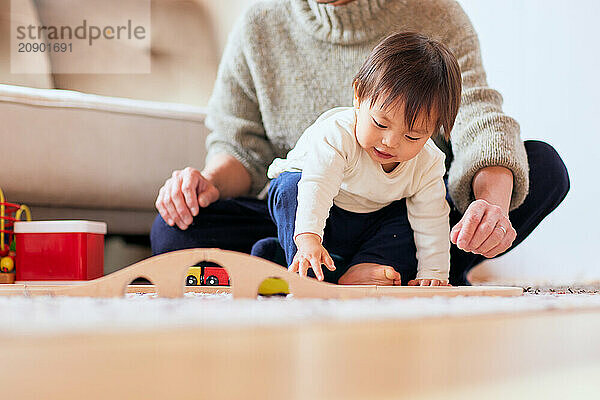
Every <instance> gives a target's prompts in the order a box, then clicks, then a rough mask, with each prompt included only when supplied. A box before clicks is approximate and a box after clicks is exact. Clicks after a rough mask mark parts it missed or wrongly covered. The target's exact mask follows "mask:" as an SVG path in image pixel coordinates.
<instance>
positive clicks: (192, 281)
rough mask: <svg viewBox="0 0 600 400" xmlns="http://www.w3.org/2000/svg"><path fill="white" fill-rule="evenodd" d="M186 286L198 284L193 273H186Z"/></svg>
mask: <svg viewBox="0 0 600 400" xmlns="http://www.w3.org/2000/svg"><path fill="white" fill-rule="evenodd" d="M186 283H187V286H196V285H197V284H198V279H196V277H195V276H194V275H188V277H187V279H186Z"/></svg>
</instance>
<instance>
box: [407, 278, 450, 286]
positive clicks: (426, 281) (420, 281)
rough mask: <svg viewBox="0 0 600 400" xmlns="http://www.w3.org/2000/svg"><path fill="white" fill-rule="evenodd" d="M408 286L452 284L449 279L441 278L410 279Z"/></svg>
mask: <svg viewBox="0 0 600 400" xmlns="http://www.w3.org/2000/svg"><path fill="white" fill-rule="evenodd" d="M408 286H452V285H451V284H450V283H449V282H448V281H441V280H439V279H413V280H412V281H408Z"/></svg>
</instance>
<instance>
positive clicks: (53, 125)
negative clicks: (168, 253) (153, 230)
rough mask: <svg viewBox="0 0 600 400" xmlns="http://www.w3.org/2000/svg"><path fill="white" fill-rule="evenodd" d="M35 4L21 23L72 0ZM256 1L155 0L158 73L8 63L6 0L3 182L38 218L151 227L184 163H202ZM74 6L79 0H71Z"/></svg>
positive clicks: (2, 15) (0, 49)
mask: <svg viewBox="0 0 600 400" xmlns="http://www.w3.org/2000/svg"><path fill="white" fill-rule="evenodd" d="M22 1H24V2H28V3H27V6H26V7H23V8H20V10H19V13H18V14H14V13H13V15H12V18H13V20H14V19H15V18H16V19H18V21H19V22H20V23H29V22H35V23H41V24H45V25H49V24H52V18H53V16H55V15H60V14H61V13H65V12H81V10H77V9H72V8H69V9H67V8H65V9H61V7H62V4H65V3H66V2H62V1H59V2H56V1H54V2H53V0H36V1H33V0H22ZM250 3H251V2H250V1H247V0H219V1H214V0H194V1H192V0H187V1H186V0H154V1H152V8H151V27H152V30H151V32H152V41H151V43H152V44H151V49H150V54H151V57H152V72H151V73H150V74H138V75H135V74H105V75H102V74H55V73H53V72H52V65H53V64H52V63H53V57H52V55H48V54H42V53H40V55H39V56H38V57H37V58H36V59H35V60H34V61H33V62H35V63H36V65H37V66H38V67H39V68H41V69H43V70H44V71H46V72H45V73H40V74H12V73H11V72H10V59H9V57H10V50H9V49H10V45H9V29H10V18H11V16H10V0H0V120H1V121H2V123H1V124H0V138H1V142H0V143H1V144H0V146H1V148H2V152H1V154H0V187H1V188H2V189H3V190H4V192H5V194H6V196H7V198H8V200H9V201H12V202H23V203H26V204H28V205H29V206H30V207H31V209H32V212H33V216H34V218H35V219H80V218H81V219H89V220H101V221H106V222H107V223H108V230H109V233H111V234H142V235H144V234H148V233H149V231H150V227H151V224H152V220H153V218H154V216H155V215H156V210H155V208H154V201H155V198H156V195H157V193H158V190H159V188H160V187H161V186H162V184H163V183H164V181H165V180H166V179H167V178H168V177H169V176H170V174H171V172H172V171H173V170H174V169H181V168H184V167H186V166H194V167H196V168H202V167H203V163H204V156H205V150H204V140H205V137H206V134H207V130H206V128H205V127H204V117H205V109H204V108H203V107H204V106H205V104H206V102H207V100H208V98H209V96H210V92H211V90H212V86H213V84H214V79H215V77H216V71H217V67H218V61H219V59H220V55H221V52H222V49H223V46H224V43H225V41H226V38H227V34H228V32H229V30H230V29H231V26H232V24H233V23H234V21H235V19H236V18H237V17H238V15H239V13H240V12H241V11H242V10H243V9H244V7H246V6H248V5H249V4H250ZM69 4H70V7H73V4H77V2H75V3H73V2H70V3H69Z"/></svg>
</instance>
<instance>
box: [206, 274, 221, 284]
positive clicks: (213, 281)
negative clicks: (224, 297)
mask: <svg viewBox="0 0 600 400" xmlns="http://www.w3.org/2000/svg"><path fill="white" fill-rule="evenodd" d="M206 284H207V285H209V286H217V285H218V284H219V280H218V279H217V277H216V276H214V275H211V276H209V277H208V278H206Z"/></svg>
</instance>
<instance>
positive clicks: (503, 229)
mask: <svg viewBox="0 0 600 400" xmlns="http://www.w3.org/2000/svg"><path fill="white" fill-rule="evenodd" d="M496 228H500V229H502V232H504V235H506V233H507V232H506V228H505V227H503V226H502V225H497V226H496Z"/></svg>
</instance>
